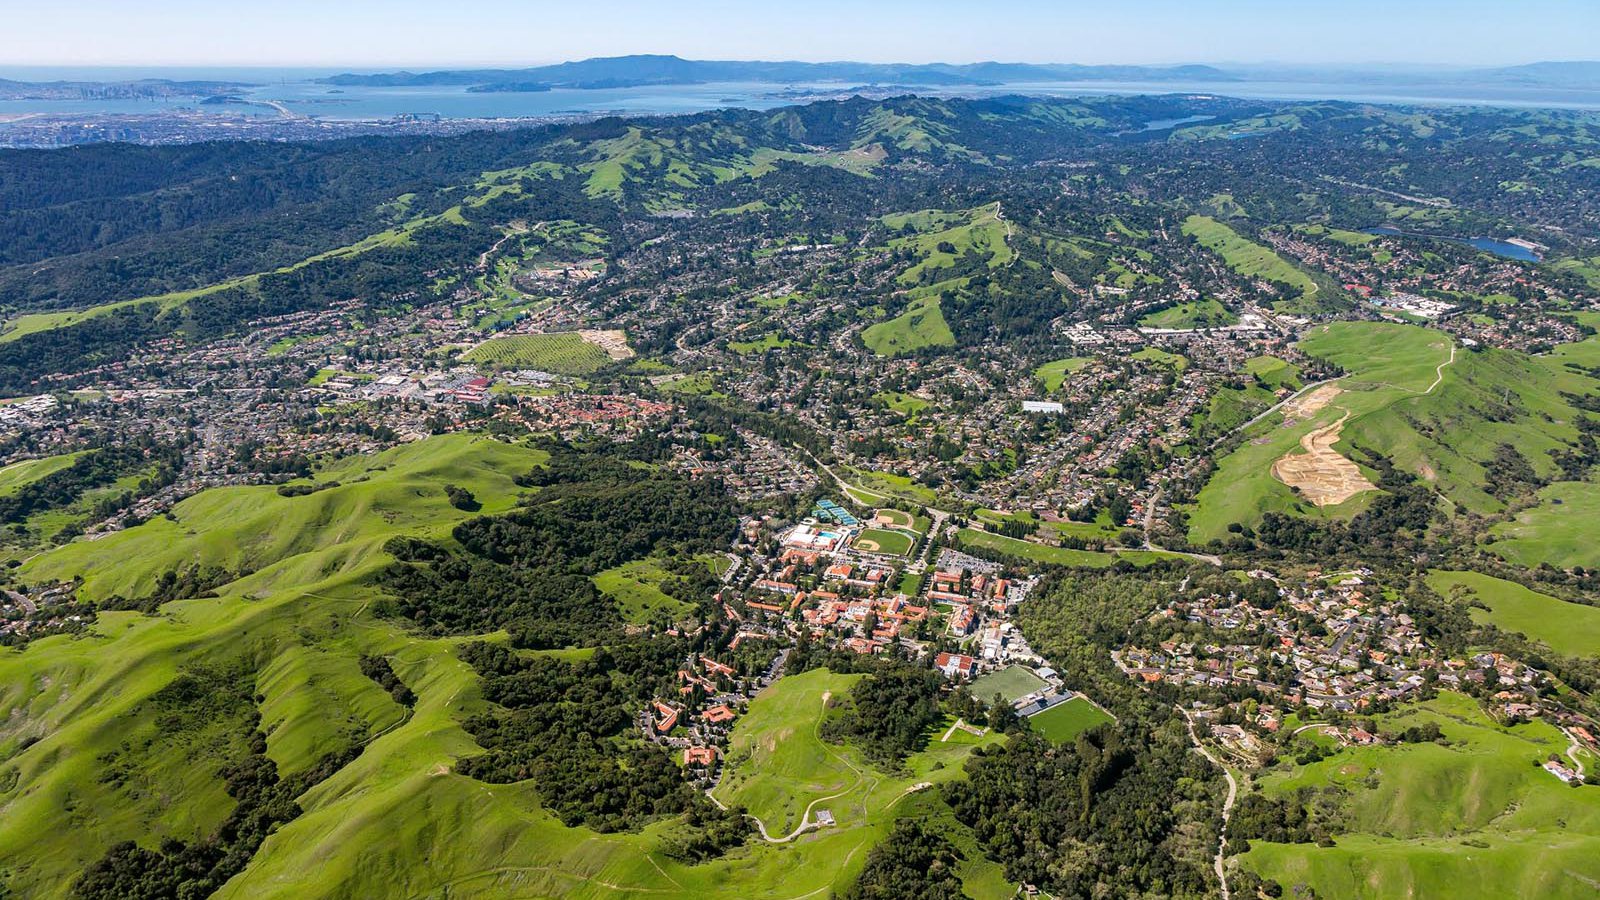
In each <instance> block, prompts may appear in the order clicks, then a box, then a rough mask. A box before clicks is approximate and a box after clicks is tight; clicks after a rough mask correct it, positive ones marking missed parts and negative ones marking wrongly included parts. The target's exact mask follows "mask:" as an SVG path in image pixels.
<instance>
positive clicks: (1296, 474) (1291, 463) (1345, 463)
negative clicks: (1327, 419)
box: [1272, 388, 1377, 506]
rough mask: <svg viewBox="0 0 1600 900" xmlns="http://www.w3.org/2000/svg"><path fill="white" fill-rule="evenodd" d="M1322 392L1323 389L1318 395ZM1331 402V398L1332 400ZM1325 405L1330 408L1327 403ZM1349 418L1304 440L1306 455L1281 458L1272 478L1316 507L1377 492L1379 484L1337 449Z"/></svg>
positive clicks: (1274, 465) (1288, 455)
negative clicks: (1340, 433)
mask: <svg viewBox="0 0 1600 900" xmlns="http://www.w3.org/2000/svg"><path fill="white" fill-rule="evenodd" d="M1322 390H1323V389H1322V388H1319V389H1318V390H1317V391H1316V392H1315V393H1321V392H1322ZM1338 391H1339V389H1338V388H1334V389H1333V392H1334V393H1335V394H1337V393H1338ZM1306 399H1308V400H1309V399H1311V398H1309V397H1308V398H1306ZM1331 399H1333V398H1332V397H1331V396H1330V397H1329V398H1328V400H1331ZM1322 405H1323V406H1325V405H1327V400H1324V401H1323V404H1322ZM1318 408H1319V409H1320V408H1321V407H1320V406H1319V407H1318ZM1348 418H1350V414H1349V413H1345V414H1344V415H1343V416H1341V417H1340V418H1339V421H1337V422H1334V423H1333V424H1331V425H1324V426H1322V427H1321V428H1318V429H1315V430H1313V431H1311V432H1310V433H1308V434H1306V436H1305V437H1302V438H1301V439H1300V448H1301V449H1302V450H1304V451H1305V452H1304V453H1286V454H1284V455H1283V456H1282V457H1280V458H1279V459H1278V461H1277V462H1274V463H1273V464H1272V477H1274V478H1276V479H1278V480H1279V481H1281V482H1283V483H1284V484H1287V485H1288V486H1290V487H1292V488H1297V489H1298V490H1299V491H1300V495H1301V496H1302V497H1305V498H1306V499H1307V500H1310V501H1311V502H1312V504H1314V505H1316V506H1336V505H1338V504H1340V503H1343V502H1345V501H1346V500H1349V499H1350V498H1351V497H1354V496H1355V495H1357V494H1359V493H1361V492H1363V491H1372V490H1377V485H1374V484H1373V483H1372V482H1371V481H1369V480H1368V479H1367V476H1366V475H1363V474H1362V473H1361V469H1360V468H1359V467H1358V466H1357V465H1356V464H1355V463H1353V462H1351V461H1350V460H1348V459H1346V458H1344V456H1342V455H1341V454H1340V453H1339V452H1338V451H1336V450H1334V449H1333V445H1334V444H1337V443H1339V432H1341V431H1343V430H1344V422H1345V419H1348Z"/></svg>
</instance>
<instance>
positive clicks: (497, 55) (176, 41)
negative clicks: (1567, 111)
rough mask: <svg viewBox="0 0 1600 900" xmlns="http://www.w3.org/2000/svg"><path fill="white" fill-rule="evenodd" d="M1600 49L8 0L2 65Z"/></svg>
mask: <svg viewBox="0 0 1600 900" xmlns="http://www.w3.org/2000/svg"><path fill="white" fill-rule="evenodd" d="M627 53H674V54H677V55H679V56H682V57H685V58H690V59H767V60H773V59H800V60H857V61H865V62H913V63H915V62H935V61H938V62H953V63H961V62H974V61H979V60H1000V61H1005V62H1076V63H1178V62H1202V63H1218V62H1233V63H1259V62H1276V63H1296V64H1298V63H1305V64H1321V63H1339V64H1352V63H1421V64H1446V65H1468V66H1476V65H1508V64H1516V63H1524V62H1533V61H1538V60H1572V59H1595V58H1600V0H956V2H951V0H849V2H846V0H798V2H795V0H789V2H782V0H777V2H774V0H765V2H760V0H758V2H727V0H650V2H641V0H562V2H550V0H520V2H519V0H381V2H380V0H253V2H250V3H235V2H230V0H0V66H26V65H68V66H85V65H123V66H126V65H150V66H176V65H197V66H303V67H322V66H326V67H333V68H341V67H349V68H383V67H389V68H398V67H408V68H417V67H440V66H465V65H473V66H491V65H494V66H498V65H538V64H543V63H548V62H558V61H562V60H569V59H583V58H586V57H591V56H615V55H621V54H627Z"/></svg>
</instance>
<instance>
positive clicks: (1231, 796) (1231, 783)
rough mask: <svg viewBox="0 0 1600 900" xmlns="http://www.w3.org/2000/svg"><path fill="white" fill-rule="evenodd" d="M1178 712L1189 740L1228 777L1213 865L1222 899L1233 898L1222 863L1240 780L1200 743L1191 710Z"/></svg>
mask: <svg viewBox="0 0 1600 900" xmlns="http://www.w3.org/2000/svg"><path fill="white" fill-rule="evenodd" d="M1178 712H1180V713H1183V723H1184V725H1186V726H1188V728H1189V740H1191V741H1193V742H1194V748H1195V749H1196V750H1199V751H1200V755H1201V756H1204V757H1205V758H1206V759H1208V760H1210V761H1211V764H1212V765H1214V766H1216V767H1217V768H1219V769H1221V770H1222V777H1224V778H1226V779H1228V796H1227V797H1226V798H1225V799H1224V800H1223V801H1222V830H1221V831H1220V832H1218V840H1217V855H1216V857H1215V858H1213V859H1212V861H1211V866H1212V868H1214V869H1216V871H1217V883H1218V884H1220V885H1222V900H1232V896H1233V895H1232V894H1231V893H1229V891H1228V876H1227V873H1226V872H1224V871H1223V866H1222V863H1223V861H1224V860H1225V859H1226V858H1227V855H1228V817H1229V816H1231V815H1233V801H1234V800H1235V799H1237V798H1238V796H1239V782H1237V781H1235V780H1234V778H1233V773H1232V772H1231V771H1229V770H1228V767H1227V766H1225V765H1223V764H1222V760H1220V759H1217V758H1216V757H1215V756H1213V755H1212V753H1211V751H1210V750H1207V749H1206V745H1204V744H1202V743H1200V736H1199V735H1197V734H1195V731H1194V719H1193V718H1192V717H1190V715H1189V711H1188V710H1186V709H1184V708H1183V707H1181V706H1180V707H1178Z"/></svg>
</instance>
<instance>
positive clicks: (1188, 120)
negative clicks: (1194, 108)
mask: <svg viewBox="0 0 1600 900" xmlns="http://www.w3.org/2000/svg"><path fill="white" fill-rule="evenodd" d="M1215 118H1216V116H1184V117H1183V118H1181V119H1151V120H1150V121H1148V122H1146V123H1144V128H1142V129H1140V130H1141V131H1166V130H1167V129H1168V128H1177V127H1178V126H1179V125H1193V124H1194V123H1196V122H1209V121H1211V120H1212V119H1215Z"/></svg>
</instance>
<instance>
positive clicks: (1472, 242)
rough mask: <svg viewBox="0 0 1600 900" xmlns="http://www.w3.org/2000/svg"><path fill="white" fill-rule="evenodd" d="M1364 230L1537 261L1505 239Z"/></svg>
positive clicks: (1383, 229) (1387, 228)
mask: <svg viewBox="0 0 1600 900" xmlns="http://www.w3.org/2000/svg"><path fill="white" fill-rule="evenodd" d="M1366 232H1367V234H1387V235H1410V236H1411V237H1427V238H1435V239H1437V240H1441V241H1451V242H1453V243H1457V244H1465V245H1467V246H1468V247H1472V248H1474V249H1477V250H1482V251H1483V252H1485V253H1493V254H1494V255H1495V256H1503V257H1505V258H1506V259H1516V260H1521V261H1522V262H1538V261H1539V254H1537V253H1535V252H1533V251H1532V250H1529V249H1528V248H1527V247H1523V246H1521V245H1519V244H1512V243H1509V242H1507V241H1499V240H1495V239H1494V238H1486V237H1474V238H1458V237H1451V236H1449V235H1446V234H1422V233H1420V232H1415V231H1401V230H1400V229H1398V228H1391V227H1389V226H1384V227H1381V228H1368V229H1366Z"/></svg>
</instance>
